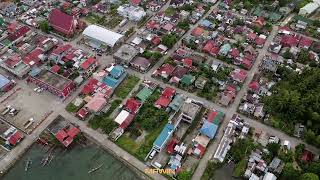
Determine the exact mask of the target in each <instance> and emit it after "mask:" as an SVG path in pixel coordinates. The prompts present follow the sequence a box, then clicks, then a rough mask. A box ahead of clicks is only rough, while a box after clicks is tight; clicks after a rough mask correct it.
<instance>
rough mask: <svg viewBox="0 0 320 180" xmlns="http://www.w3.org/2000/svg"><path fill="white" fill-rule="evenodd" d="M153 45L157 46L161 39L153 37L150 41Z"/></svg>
mask: <svg viewBox="0 0 320 180" xmlns="http://www.w3.org/2000/svg"><path fill="white" fill-rule="evenodd" d="M151 42H152V44H153V45H159V44H160V42H161V38H160V37H159V36H154V37H153V38H152V40H151Z"/></svg>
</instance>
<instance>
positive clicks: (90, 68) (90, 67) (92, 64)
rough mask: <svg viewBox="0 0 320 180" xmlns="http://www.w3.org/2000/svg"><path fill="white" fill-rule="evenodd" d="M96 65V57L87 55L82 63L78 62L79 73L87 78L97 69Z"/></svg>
mask: <svg viewBox="0 0 320 180" xmlns="http://www.w3.org/2000/svg"><path fill="white" fill-rule="evenodd" d="M98 65H99V64H98V62H97V60H96V58H93V57H89V58H88V59H86V60H85V61H84V62H83V63H81V64H80V74H81V75H82V76H83V77H85V78H88V77H90V76H91V75H92V73H93V72H94V71H95V70H96V69H97V67H98Z"/></svg>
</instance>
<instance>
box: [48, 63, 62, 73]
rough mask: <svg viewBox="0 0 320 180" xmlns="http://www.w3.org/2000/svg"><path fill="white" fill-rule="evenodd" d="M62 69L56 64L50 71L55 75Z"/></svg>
mask: <svg viewBox="0 0 320 180" xmlns="http://www.w3.org/2000/svg"><path fill="white" fill-rule="evenodd" d="M60 69H61V67H60V66H59V65H57V64H56V65H54V66H52V67H51V69H50V70H51V71H52V72H54V73H57V72H58V71H59V70H60Z"/></svg>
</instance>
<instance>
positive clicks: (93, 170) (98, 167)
mask: <svg viewBox="0 0 320 180" xmlns="http://www.w3.org/2000/svg"><path fill="white" fill-rule="evenodd" d="M102 166H103V164H100V165H99V166H97V167H95V168H92V169H91V170H90V171H88V173H89V174H90V173H93V172H95V171H97V170H98V169H100V168H101V167H102Z"/></svg>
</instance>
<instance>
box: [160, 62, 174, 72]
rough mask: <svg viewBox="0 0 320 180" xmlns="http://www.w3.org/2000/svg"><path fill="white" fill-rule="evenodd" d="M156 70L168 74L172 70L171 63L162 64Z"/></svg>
mask: <svg viewBox="0 0 320 180" xmlns="http://www.w3.org/2000/svg"><path fill="white" fill-rule="evenodd" d="M158 70H159V72H160V73H162V74H167V75H170V74H171V73H172V72H173V71H174V67H173V66H172V65H171V64H164V65H162V66H161V67H160V68H159V69H158Z"/></svg>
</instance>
